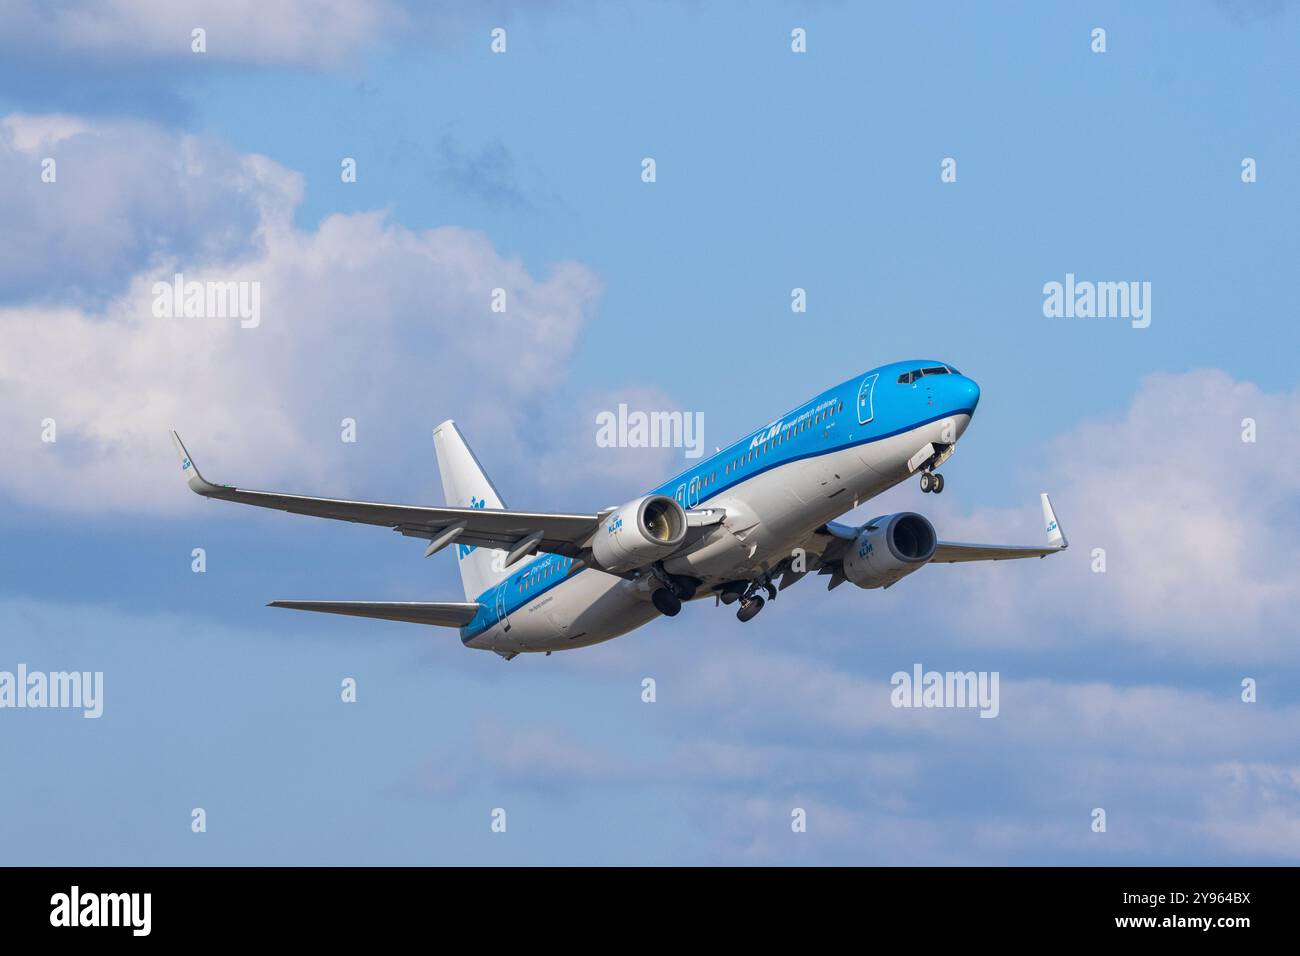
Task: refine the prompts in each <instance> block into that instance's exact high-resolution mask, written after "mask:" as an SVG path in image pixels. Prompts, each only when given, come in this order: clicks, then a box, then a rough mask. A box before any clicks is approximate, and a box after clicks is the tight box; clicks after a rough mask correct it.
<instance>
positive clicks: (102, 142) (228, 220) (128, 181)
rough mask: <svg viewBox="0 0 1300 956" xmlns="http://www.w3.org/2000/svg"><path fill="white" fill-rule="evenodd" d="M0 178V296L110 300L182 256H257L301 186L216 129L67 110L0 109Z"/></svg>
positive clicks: (200, 259) (201, 259)
mask: <svg viewBox="0 0 1300 956" xmlns="http://www.w3.org/2000/svg"><path fill="white" fill-rule="evenodd" d="M46 158H50V159H52V160H54V163H55V166H54V169H53V171H54V174H55V180H54V181H53V182H46V181H44V180H43V178H42V174H43V172H44V167H43V161H44V160H45V159H46ZM0 179H3V180H4V182H5V183H6V187H5V190H4V195H3V199H0V210H2V211H3V217H4V221H5V229H4V230H3V232H2V233H0V301H7V302H11V303H12V302H19V301H36V302H47V303H59V304H93V305H102V304H103V303H104V301H105V300H106V299H107V298H109V297H111V296H113V295H117V294H120V293H121V292H122V291H123V290H124V289H125V287H126V285H127V283H128V281H129V280H130V277H131V276H132V275H134V274H136V273H137V272H139V271H141V270H144V269H147V268H150V267H156V266H161V265H163V264H165V263H166V262H167V260H169V259H172V258H177V259H182V260H184V261H185V263H186V264H187V265H191V266H192V265H196V264H205V263H218V262H230V261H234V260H240V259H244V258H248V257H251V256H253V255H255V254H257V253H258V252H260V251H261V245H260V240H261V238H262V229H261V224H262V221H263V220H264V219H266V218H267V217H268V216H279V217H283V215H284V214H285V213H286V211H287V210H289V209H291V208H292V207H293V206H294V205H296V204H297V202H298V201H299V198H300V196H301V193H302V177H301V176H299V175H297V174H296V173H291V172H289V171H288V170H285V169H283V168H281V167H279V166H277V165H276V164H274V163H271V162H270V161H268V160H266V159H264V158H263V157H258V156H255V155H241V154H239V153H237V152H235V151H234V150H232V149H230V148H228V147H226V146H224V145H222V144H221V143H218V142H215V141H213V140H211V139H207V138H203V137H196V136H188V135H177V134H174V133H171V132H168V131H165V130H161V129H158V128H157V127H154V126H151V125H148V124H145V123H139V122H131V121H114V122H106V123H97V124H94V125H90V124H88V123H87V122H86V121H85V120H82V119H80V118H78V117H74V116H66V115H59V114H53V115H48V116H39V115H29V114H11V115H9V116H6V117H5V118H4V119H2V120H0Z"/></svg>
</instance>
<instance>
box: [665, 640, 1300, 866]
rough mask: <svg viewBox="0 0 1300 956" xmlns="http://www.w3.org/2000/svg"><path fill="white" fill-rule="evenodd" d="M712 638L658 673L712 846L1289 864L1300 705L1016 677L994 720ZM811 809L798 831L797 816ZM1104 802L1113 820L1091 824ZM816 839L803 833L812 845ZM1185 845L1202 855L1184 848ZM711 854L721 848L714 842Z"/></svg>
mask: <svg viewBox="0 0 1300 956" xmlns="http://www.w3.org/2000/svg"><path fill="white" fill-rule="evenodd" d="M718 644H719V641H718V639H712V640H709V641H699V640H692V641H690V642H689V643H682V644H680V645H677V646H676V647H674V653H672V654H671V655H669V656H668V657H667V658H661V659H660V660H659V661H658V663H657V665H656V668H655V672H656V674H657V677H658V681H659V685H660V688H661V691H662V692H663V693H664V695H665V696H664V699H665V701H669V700H671V702H672V707H671V708H670V709H667V710H665V714H666V715H667V716H668V718H669V725H668V728H667V731H666V732H667V733H668V734H670V735H671V736H673V737H675V738H676V740H677V742H678V743H677V746H676V748H675V749H674V750H673V751H672V752H671V756H670V758H669V760H668V763H667V766H666V767H665V768H664V769H663V770H661V771H660V773H661V775H662V776H665V777H669V778H671V779H675V780H679V781H682V782H683V783H687V782H688V783H689V784H690V785H692V786H694V787H696V788H698V789H697V796H696V798H695V800H694V804H695V806H696V808H697V814H698V817H699V823H698V825H699V826H700V828H701V832H702V837H703V838H705V839H707V840H709V841H710V846H709V848H708V852H709V853H713V852H716V853H717V854H720V855H722V856H723V857H724V858H727V859H731V860H733V861H745V862H795V861H798V860H800V859H804V858H808V859H815V860H817V861H819V862H845V863H848V862H857V863H862V862H866V861H870V862H877V863H892V864H916V863H928V864H943V863H964V864H970V863H979V862H984V863H990V862H993V863H1016V862H1027V861H1033V860H1039V861H1041V860H1043V859H1053V860H1056V861H1058V862H1063V861H1067V860H1073V861H1088V860H1094V861H1097V862H1107V861H1109V862H1135V861H1139V860H1170V859H1185V861H1186V862H1195V861H1196V860H1210V861H1214V860H1218V861H1228V860H1237V861H1242V860H1246V861H1249V860H1254V859H1260V858H1268V859H1295V858H1297V857H1298V856H1300V845H1298V844H1297V842H1296V834H1297V832H1300V799H1298V798H1297V794H1300V787H1298V786H1297V780H1300V770H1297V768H1296V766H1295V761H1296V748H1295V743H1294V732H1293V728H1294V726H1295V724H1296V722H1297V721H1298V720H1300V708H1297V707H1296V706H1295V705H1288V704H1281V705H1269V706H1264V705H1260V704H1246V703H1243V702H1242V701H1241V700H1240V698H1239V697H1238V696H1237V695H1236V693H1235V690H1234V689H1233V688H1232V687H1231V686H1229V687H1226V688H1225V689H1224V691H1223V692H1222V693H1214V692H1210V691H1197V690H1189V689H1185V688H1179V687H1172V686H1165V685H1159V684H1141V685H1134V686H1122V685H1118V684H1115V683H1109V682H1103V681H1089V682H1078V681H1072V680H1069V679H1058V678H1052V679H1042V678H1023V677H1019V676H1017V675H1016V674H1015V673H1012V672H1010V671H1006V672H1003V673H1002V681H1001V713H1000V715H999V716H998V717H997V718H996V719H993V720H984V719H979V718H977V717H976V716H975V714H974V713H971V712H969V711H957V710H951V709H949V710H944V709H936V710H914V709H902V708H894V707H892V705H891V704H890V703H889V694H890V690H891V685H890V683H889V672H890V670H891V669H892V666H891V665H885V666H879V665H876V666H872V665H870V664H868V665H867V667H866V668H865V670H864V671H863V672H861V673H859V672H855V671H853V670H845V669H844V668H842V667H835V666H832V665H829V664H827V663H824V662H820V661H817V660H815V659H811V658H810V657H808V656H807V655H805V654H802V653H799V652H798V651H797V650H796V649H795V648H791V649H789V650H788V651H781V650H774V649H767V648H763V647H757V646H752V647H750V648H748V649H747V650H746V652H745V653H743V654H737V653H735V652H734V651H733V650H731V649H730V648H727V647H725V646H721V647H720V646H718ZM796 806H798V807H803V808H804V809H806V810H807V811H808V832H807V834H806V835H801V836H800V837H797V838H794V839H791V831H790V811H791V809H792V808H794V807H796ZM1094 807H1102V808H1103V809H1105V810H1106V811H1107V815H1108V829H1107V832H1106V833H1105V834H1094V833H1093V832H1092V830H1091V826H1090V825H1091V812H1092V810H1093V808H1094ZM805 844H807V845H805ZM1189 847H1195V848H1197V849H1196V850H1195V853H1194V855H1193V857H1191V858H1187V857H1184V856H1182V855H1181V854H1184V852H1185V851H1186V850H1187V849H1188V848H1189ZM706 855H708V853H706Z"/></svg>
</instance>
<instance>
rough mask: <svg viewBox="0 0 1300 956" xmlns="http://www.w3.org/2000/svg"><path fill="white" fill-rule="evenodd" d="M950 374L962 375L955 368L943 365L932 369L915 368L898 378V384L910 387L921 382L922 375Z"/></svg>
mask: <svg viewBox="0 0 1300 956" xmlns="http://www.w3.org/2000/svg"><path fill="white" fill-rule="evenodd" d="M949 372H952V373H953V374H954V375H960V374H961V373H960V372H958V371H957V370H956V369H955V368H951V367H948V366H943V365H936V366H934V367H932V368H914V369H912V371H910V372H904V373H903V374H902V375H900V376H898V384H899V385H910V384H912V383H913V382H915V381H918V380H920V378H921V376H922V375H947V374H948V373H949Z"/></svg>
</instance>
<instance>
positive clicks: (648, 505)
mask: <svg viewBox="0 0 1300 956" xmlns="http://www.w3.org/2000/svg"><path fill="white" fill-rule="evenodd" d="M685 537H686V511H685V510H684V509H683V508H682V506H681V505H680V504H678V502H677V500H676V499H675V498H669V497H668V496H667V495H646V496H645V497H644V498H637V499H636V500H635V501H629V502H628V503H627V504H625V505H624V506H623V507H621V508H619V509H618V510H617V511H614V512H612V513H611V514H609V515H608V516H606V518H605V521H604V523H603V524H602V525H601V526H600V528H599V529H598V530H597V531H596V534H595V536H594V537H593V538H592V542H591V551H592V555H593V557H595V559H596V563H597V564H598V565H600V567H601V568H603V569H604V570H606V571H613V572H616V573H618V572H622V571H631V570H633V569H635V568H643V567H645V566H646V565H647V564H652V563H654V562H655V561H658V560H659V559H660V558H663V557H667V556H668V555H670V554H672V553H673V551H675V550H676V549H677V547H678V545H680V544H681V543H682V539H683V538H685Z"/></svg>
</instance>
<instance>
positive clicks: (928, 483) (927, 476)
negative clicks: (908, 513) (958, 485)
mask: <svg viewBox="0 0 1300 956" xmlns="http://www.w3.org/2000/svg"><path fill="white" fill-rule="evenodd" d="M921 490H922V491H924V492H931V491H933V492H934V493H935V494H936V495H937V494H939V493H940V492H942V491H943V475H940V474H938V473H936V472H933V471H923V472H921Z"/></svg>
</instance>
